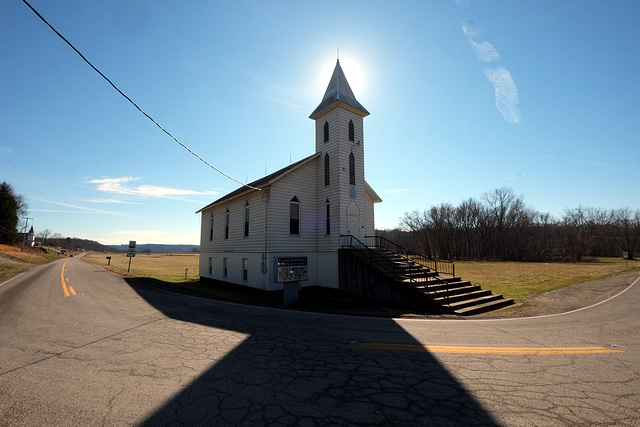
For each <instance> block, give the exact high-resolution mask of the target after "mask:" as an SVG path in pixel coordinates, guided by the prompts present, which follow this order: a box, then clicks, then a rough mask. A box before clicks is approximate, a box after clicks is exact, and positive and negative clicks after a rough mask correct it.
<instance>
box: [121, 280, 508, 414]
mask: <svg viewBox="0 0 640 427" xmlns="http://www.w3.org/2000/svg"><path fill="white" fill-rule="evenodd" d="M126 281H127V283H128V284H129V285H130V286H131V288H132V289H133V290H135V291H136V292H137V293H138V294H139V295H140V296H141V297H142V298H143V299H144V300H146V301H147V302H148V303H149V304H151V305H152V306H153V307H154V308H156V309H157V310H159V311H161V312H162V313H164V314H165V315H166V316H168V317H169V318H173V319H176V320H180V321H183V322H189V323H193V324H198V325H203V326H206V327H210V328H217V329H221V330H225V331H234V332H239V333H242V334H245V335H246V336H247V338H246V339H244V341H242V342H241V343H240V344H239V345H238V346H237V347H235V348H234V349H233V350H232V351H231V352H229V353H228V354H226V355H225V356H224V358H222V359H221V360H220V361H219V362H218V363H216V364H215V365H214V366H213V367H211V368H210V369H209V370H208V371H207V372H205V373H204V374H203V375H201V376H200V377H199V378H197V379H196V380H195V381H193V382H191V383H190V384H188V385H187V386H186V387H185V388H184V389H183V390H181V391H180V392H179V393H178V394H176V395H175V396H174V397H173V398H172V400H171V401H169V402H168V403H167V404H166V405H164V406H163V407H162V408H160V409H159V410H157V411H156V412H155V413H154V414H153V415H152V416H150V417H149V418H148V419H147V420H146V421H144V422H143V425H148V426H155V425H169V424H172V425H175V424H185V425H205V424H206V425H225V424H233V425H255V424H261V425H265V424H268V425H273V424H281V425H331V424H333V425H358V424H359V425H497V424H498V423H497V422H496V421H495V420H494V419H493V418H492V417H491V415H490V414H489V413H488V412H487V411H486V410H485V409H484V408H483V407H482V406H481V405H480V404H479V403H478V402H477V401H476V400H475V399H474V398H473V396H471V395H470V394H469V393H468V392H467V390H466V389H465V388H464V387H463V386H462V385H461V384H460V383H459V382H458V381H457V380H456V379H455V378H454V377H453V376H452V375H451V373H450V372H448V371H447V369H446V368H445V367H444V366H442V365H441V364H440V363H439V361H438V360H437V359H436V358H435V357H434V356H433V355H431V354H429V353H410V352H402V351H376V350H365V349H360V348H357V347H356V346H355V345H354V344H355V343H356V342H385V343H397V344H417V342H416V341H415V340H414V339H413V337H411V336H410V335H409V334H408V333H407V332H405V331H404V330H403V329H402V328H401V327H400V326H398V325H397V324H396V323H395V322H394V321H393V320H391V319H365V318H358V317H347V316H327V315H322V314H315V313H300V312H294V311H288V310H274V309H265V308H258V307H250V306H241V305H234V304H224V303H220V302H217V301H205V300H199V299H194V298H190V297H188V296H184V295H178V294H172V293H166V292H162V291H159V290H157V289H153V288H151V287H148V286H145V285H144V279H135V278H128V279H126ZM206 356H207V357H210V358H211V359H212V360H213V359H215V356H216V355H206ZM198 357H202V355H199V356H198Z"/></svg>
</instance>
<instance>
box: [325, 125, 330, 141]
mask: <svg viewBox="0 0 640 427" xmlns="http://www.w3.org/2000/svg"><path fill="white" fill-rule="evenodd" d="M327 141H329V122H324V142H327Z"/></svg>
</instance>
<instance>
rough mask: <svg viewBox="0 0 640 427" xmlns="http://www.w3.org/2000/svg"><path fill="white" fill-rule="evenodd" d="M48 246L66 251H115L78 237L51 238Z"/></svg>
mask: <svg viewBox="0 0 640 427" xmlns="http://www.w3.org/2000/svg"><path fill="white" fill-rule="evenodd" d="M46 245H47V246H54V247H60V248H64V249H84V250H85V251H93V252H113V249H111V247H109V246H107V245H103V244H102V243H98V242H96V241H94V240H87V239H79V238H77V237H67V238H50V239H48V240H47V242H46Z"/></svg>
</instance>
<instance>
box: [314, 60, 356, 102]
mask: <svg viewBox="0 0 640 427" xmlns="http://www.w3.org/2000/svg"><path fill="white" fill-rule="evenodd" d="M361 64H362V61H359V60H356V59H355V58H351V57H346V56H345V57H341V58H340V66H341V67H342V71H344V75H345V76H346V77H347V81H348V82H349V86H351V90H353V94H354V95H355V96H356V99H358V100H359V99H360V98H361V97H362V96H363V94H364V91H365V90H366V79H365V73H364V72H363V68H362V67H361ZM335 67H336V60H335V58H334V59H332V60H325V61H324V62H323V64H322V66H321V68H320V69H321V71H320V73H319V75H318V81H317V88H318V92H319V93H320V96H322V95H323V94H324V92H325V90H326V89H327V85H328V84H329V80H330V79H331V75H332V74H333V70H334V69H335Z"/></svg>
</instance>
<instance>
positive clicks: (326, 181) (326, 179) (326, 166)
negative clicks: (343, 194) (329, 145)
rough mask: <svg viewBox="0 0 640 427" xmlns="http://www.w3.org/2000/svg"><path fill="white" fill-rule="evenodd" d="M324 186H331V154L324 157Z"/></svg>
mask: <svg viewBox="0 0 640 427" xmlns="http://www.w3.org/2000/svg"><path fill="white" fill-rule="evenodd" d="M324 185H329V153H327V154H325V155H324Z"/></svg>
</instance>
